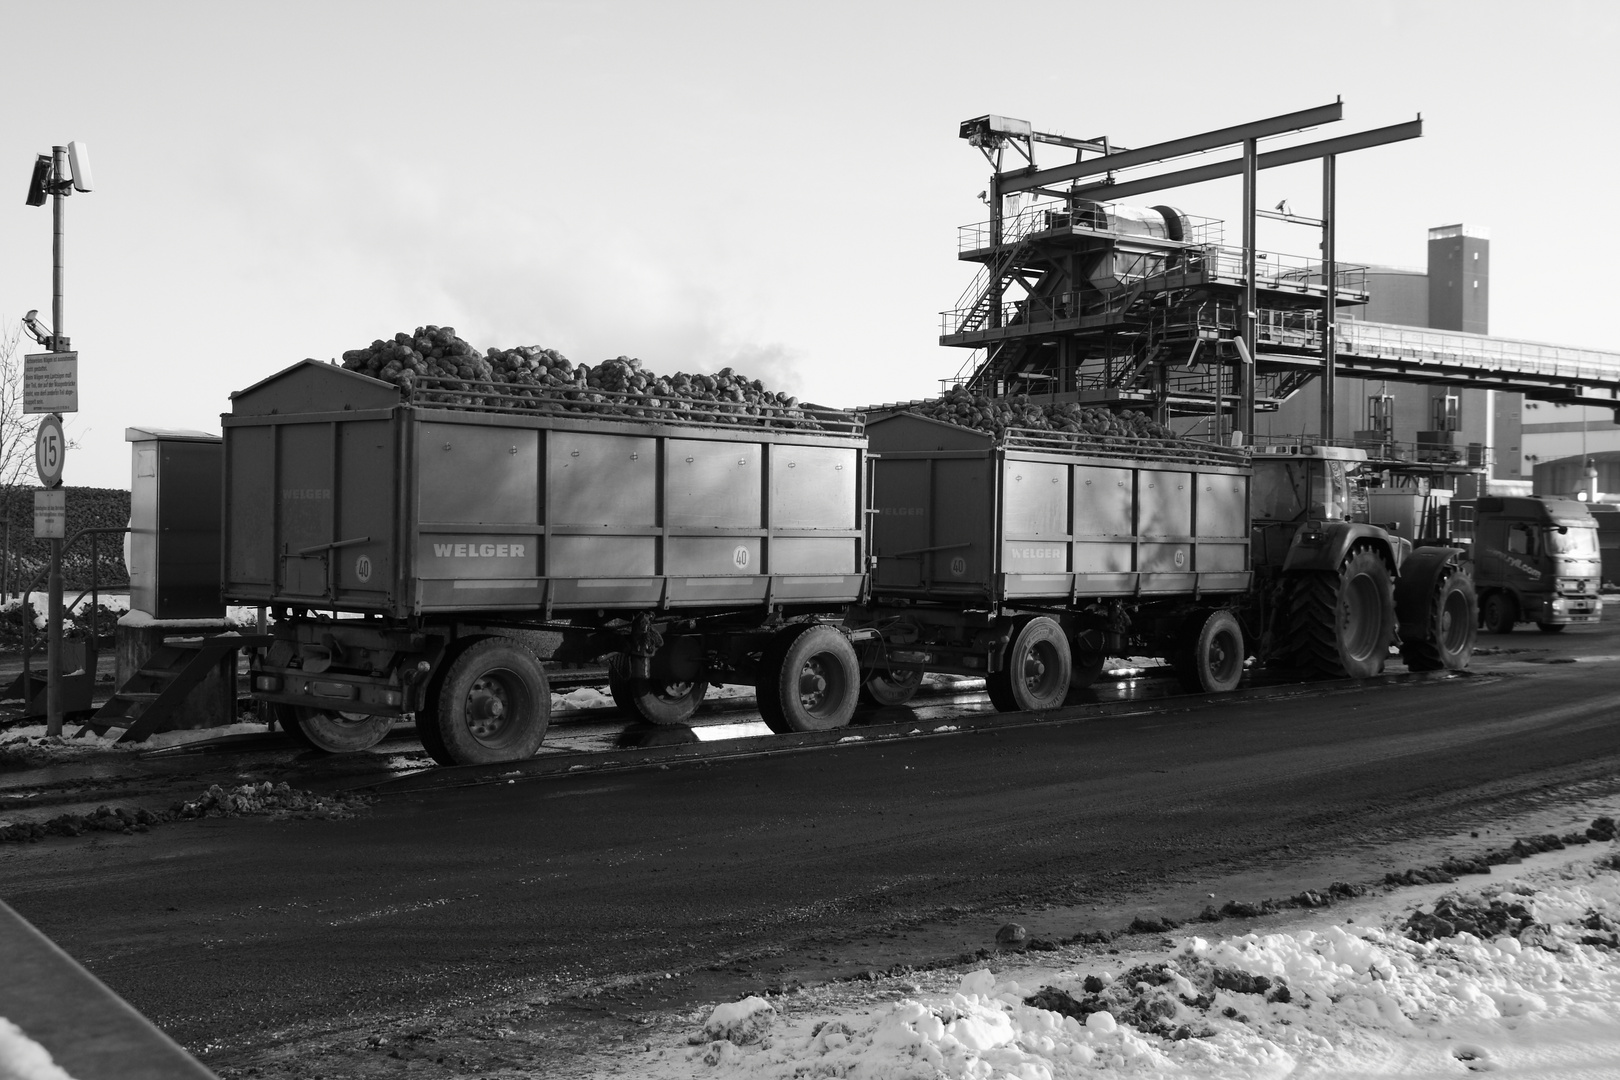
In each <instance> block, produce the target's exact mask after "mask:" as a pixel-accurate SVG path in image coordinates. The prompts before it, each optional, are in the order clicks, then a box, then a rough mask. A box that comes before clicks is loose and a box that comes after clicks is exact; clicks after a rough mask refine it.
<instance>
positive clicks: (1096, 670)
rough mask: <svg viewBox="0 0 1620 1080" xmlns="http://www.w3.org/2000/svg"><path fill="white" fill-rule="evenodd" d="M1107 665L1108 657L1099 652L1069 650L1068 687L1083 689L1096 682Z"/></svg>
mask: <svg viewBox="0 0 1620 1080" xmlns="http://www.w3.org/2000/svg"><path fill="white" fill-rule="evenodd" d="M1107 666H1108V657H1107V655H1106V654H1104V653H1100V652H1075V651H1074V650H1073V649H1072V648H1071V649H1070V650H1069V689H1070V690H1084V689H1085V688H1086V687H1088V686H1090V685H1091V684H1092V683H1094V682H1096V681H1097V680H1098V679H1099V678H1100V677H1101V676H1102V673H1103V668H1105V667H1107Z"/></svg>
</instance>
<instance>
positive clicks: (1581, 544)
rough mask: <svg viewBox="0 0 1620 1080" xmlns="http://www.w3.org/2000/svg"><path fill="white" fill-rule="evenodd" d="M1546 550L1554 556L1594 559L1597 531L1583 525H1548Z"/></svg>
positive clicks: (1596, 547)
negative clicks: (1579, 556) (1575, 556)
mask: <svg viewBox="0 0 1620 1080" xmlns="http://www.w3.org/2000/svg"><path fill="white" fill-rule="evenodd" d="M1546 536H1547V550H1548V551H1550V552H1551V553H1553V554H1554V555H1585V556H1588V557H1590V558H1596V557H1597V553H1598V542H1597V530H1596V529H1594V528H1591V527H1589V526H1585V525H1549V526H1548V527H1547V533H1546Z"/></svg>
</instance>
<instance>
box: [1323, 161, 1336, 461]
mask: <svg viewBox="0 0 1620 1080" xmlns="http://www.w3.org/2000/svg"><path fill="white" fill-rule="evenodd" d="M1337 161H1338V159H1337V158H1336V157H1335V156H1334V155H1332V154H1328V155H1326V156H1325V157H1323V158H1322V296H1323V310H1322V441H1323V442H1324V443H1327V444H1330V445H1331V444H1332V442H1333V439H1334V434H1333V422H1334V409H1335V408H1336V406H1337V402H1336V401H1335V400H1334V393H1335V381H1336V379H1337V378H1338V371H1337V370H1336V369H1337V367H1338V359H1339V334H1338V325H1339V311H1338V303H1339V288H1338V274H1339V265H1338V259H1337V254H1336V252H1335V250H1334V231H1335V225H1334V216H1335V214H1336V212H1337V207H1336V206H1335V202H1336V201H1337V199H1338V190H1337V185H1338V178H1337V176H1336V172H1337Z"/></svg>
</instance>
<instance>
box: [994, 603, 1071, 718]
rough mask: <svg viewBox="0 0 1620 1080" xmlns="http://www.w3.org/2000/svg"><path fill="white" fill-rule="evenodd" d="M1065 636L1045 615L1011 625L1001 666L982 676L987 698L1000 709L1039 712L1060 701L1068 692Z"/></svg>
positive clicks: (1068, 667)
mask: <svg viewBox="0 0 1620 1080" xmlns="http://www.w3.org/2000/svg"><path fill="white" fill-rule="evenodd" d="M1071 669H1072V661H1071V659H1070V656H1069V639H1068V638H1067V637H1065V636H1064V633H1063V628H1062V627H1061V626H1059V625H1058V624H1057V622H1056V621H1055V620H1053V619H1051V618H1048V617H1047V616H1045V615H1035V616H1028V617H1025V618H1023V619H1020V620H1019V621H1018V622H1017V623H1016V624H1015V626H1014V629H1013V636H1012V640H1011V641H1010V642H1008V643H1007V655H1006V660H1005V663H1003V664H1002V667H1001V670H1000V671H997V672H992V673H991V674H990V675H988V676H986V678H985V689H987V690H988V691H989V692H990V701H991V702H992V703H993V704H994V705H995V707H996V708H997V709H998V710H1000V711H1001V712H1042V711H1045V710H1047V709H1055V708H1057V707H1058V706H1060V705H1062V704H1063V699H1064V698H1065V697H1067V696H1068V693H1069V672H1070V670H1071Z"/></svg>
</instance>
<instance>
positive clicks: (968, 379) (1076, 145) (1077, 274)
mask: <svg viewBox="0 0 1620 1080" xmlns="http://www.w3.org/2000/svg"><path fill="white" fill-rule="evenodd" d="M1342 115H1343V103H1342V101H1334V102H1332V103H1330V104H1327V105H1321V106H1317V107H1315V108H1311V109H1304V110H1301V111H1298V112H1293V113H1287V114H1284V115H1281V116H1274V117H1270V118H1268V119H1264V120H1257V121H1254V122H1251V123H1247V124H1239V125H1236V126H1233V127H1228V128H1222V129H1220V130H1217V131H1210V132H1205V133H1203V134H1200V135H1193V136H1188V137H1186V138H1180V139H1172V140H1170V141H1168V142H1163V143H1157V144H1154V145H1150V146H1143V147H1138V148H1135V149H1127V148H1124V147H1121V146H1117V145H1114V144H1113V143H1112V142H1111V141H1110V140H1109V139H1106V138H1098V139H1072V138H1068V137H1066V136H1062V135H1054V134H1050V133H1046V132H1041V131H1037V130H1035V129H1034V128H1033V126H1032V125H1030V124H1029V123H1028V122H1026V121H1022V120H1016V119H1012V118H1009V117H1002V116H994V115H987V116H980V117H975V118H974V119H971V120H967V121H964V122H963V123H962V125H961V127H960V132H959V134H960V135H961V137H962V138H963V139H966V140H967V141H968V142H969V143H970V144H972V145H973V146H975V147H977V148H978V149H979V150H981V151H982V152H983V154H984V155H985V158H986V159H987V160H988V161H989V163H990V164H991V166H992V169H993V172H992V175H991V178H990V184H989V187H988V189H987V191H986V201H987V202H988V204H989V210H990V214H989V220H988V221H985V222H980V223H976V224H973V225H968V226H964V227H963V228H962V229H961V230H960V231H959V241H958V256H959V258H961V259H963V260H964V261H970V262H976V263H979V264H981V269H980V271H979V273H978V275H977V277H976V278H975V279H974V281H973V282H972V283H970V285H969V286H968V288H967V290H966V291H964V293H963V294H962V297H961V298H960V300H959V301H958V303H957V304H956V306H955V307H954V308H953V309H952V310H949V311H946V312H944V313H943V314H942V321H941V326H940V344H942V345H949V346H955V347H961V348H969V349H972V350H974V351H973V353H972V354H971V356H970V358H969V360H968V362H967V363H965V364H964V365H963V367H962V369H961V370H960V371H959V372H958V373H957V376H956V377H955V378H954V379H953V380H947V381H950V382H955V383H957V384H966V385H967V386H969V387H970V388H973V389H976V390H980V391H982V392H984V393H986V394H990V395H1001V394H1008V393H1019V392H1022V393H1028V394H1032V395H1038V396H1039V397H1040V398H1042V399H1047V398H1050V399H1054V400H1070V401H1074V400H1080V401H1097V402H1113V403H1127V402H1128V403H1134V404H1137V405H1139V406H1151V407H1152V408H1153V409H1154V410H1155V411H1156V412H1157V413H1158V414H1159V415H1160V416H1161V418H1164V419H1168V418H1170V417H1172V416H1177V415H1182V416H1185V415H1191V414H1202V415H1206V416H1209V417H1211V418H1212V420H1213V425H1212V426H1213V428H1214V434H1215V435H1216V436H1217V437H1218V438H1220V439H1221V440H1222V441H1227V440H1231V441H1235V442H1236V441H1248V440H1249V439H1250V438H1252V432H1253V429H1254V414H1255V412H1256V410H1272V409H1275V408H1276V407H1277V405H1278V404H1279V403H1280V402H1281V401H1283V400H1284V399H1286V398H1288V397H1289V396H1291V395H1292V394H1293V393H1295V392H1296V391H1298V390H1299V389H1300V388H1301V387H1303V386H1304V385H1306V384H1307V383H1309V382H1310V381H1312V380H1313V379H1318V378H1320V379H1322V383H1323V394H1322V418H1321V424H1322V427H1321V434H1322V436H1323V437H1324V438H1326V439H1327V440H1332V438H1333V436H1334V432H1333V404H1334V403H1333V393H1332V389H1333V383H1334V380H1335V377H1336V376H1338V375H1358V376H1372V377H1376V378H1382V379H1390V380H1405V381H1412V382H1423V383H1431V384H1435V383H1438V384H1447V385H1466V386H1473V387H1480V388H1485V389H1500V390H1511V391H1516V392H1519V393H1523V394H1525V395H1527V396H1529V397H1532V398H1540V399H1543V400H1551V401H1562V402H1569V403H1574V404H1587V405H1605V406H1608V407H1611V408H1617V409H1620V354H1615V353H1607V352H1599V351H1596V350H1580V349H1564V348H1560V347H1557V346H1550V345H1541V344H1537V343H1533V342H1522V341H1510V340H1506V339H1501V338H1492V337H1486V336H1484V335H1477V334H1462V333H1455V332H1449V331H1437V330H1422V329H1415V328H1409V327H1397V326H1386V325H1382V324H1377V323H1369V322H1365V321H1361V320H1348V319H1347V320H1344V321H1342V322H1341V320H1340V318H1339V312H1340V311H1341V309H1343V308H1346V307H1350V306H1355V305H1361V304H1365V303H1366V302H1367V299H1368V296H1367V287H1366V268H1365V267H1360V266H1346V265H1342V264H1340V263H1339V262H1338V261H1337V253H1336V247H1337V244H1336V225H1335V217H1336V201H1337V191H1336V186H1337V185H1336V180H1337V176H1336V170H1337V158H1338V156H1339V155H1341V154H1345V153H1351V152H1354V151H1357V150H1364V149H1369V148H1372V147H1376V146H1384V145H1387V144H1390V143H1395V142H1400V141H1403V140H1407V139H1413V138H1417V137H1419V136H1420V135H1422V133H1423V121H1422V118H1421V117H1418V118H1416V119H1414V120H1410V121H1406V122H1404V123H1400V124H1394V125H1390V126H1388V127H1382V128H1375V129H1372V130H1369V131H1362V132H1357V133H1354V134H1350V135H1344V136H1339V137H1335V138H1330V139H1323V140H1319V141H1315V142H1307V143H1303V144H1299V145H1295V146H1287V147H1283V148H1280V149H1275V150H1268V151H1266V152H1264V153H1262V152H1261V151H1260V149H1259V144H1260V141H1261V140H1262V139H1269V138H1274V137H1281V136H1287V135H1292V134H1296V133H1299V132H1302V131H1304V130H1306V129H1307V128H1312V127H1317V126H1320V125H1323V124H1328V123H1332V122H1335V121H1337V120H1339V119H1341V118H1342ZM1038 146H1055V147H1060V148H1063V149H1065V150H1070V151H1073V152H1074V156H1075V160H1074V161H1072V162H1069V163H1066V164H1061V165H1056V166H1052V167H1047V168H1042V167H1040V166H1039V165H1038V164H1037V162H1036V151H1037V147H1038ZM1232 148H1237V150H1238V151H1239V153H1238V155H1237V156H1236V157H1233V158H1229V159H1226V160H1219V161H1213V162H1204V163H1200V164H1195V165H1191V166H1188V167H1183V168H1178V169H1173V170H1170V171H1161V172H1157V173H1154V174H1152V175H1145V176H1137V175H1132V176H1129V177H1121V176H1120V175H1119V174H1121V173H1126V172H1132V171H1133V170H1137V169H1141V168H1144V167H1147V166H1152V165H1160V164H1162V163H1165V162H1169V161H1173V160H1175V159H1179V158H1184V157H1189V156H1193V155H1202V154H1206V153H1209V152H1211V151H1217V150H1230V149H1232ZM1009 151H1011V152H1012V154H1013V155H1016V156H1015V157H1013V158H1012V159H1011V162H1010V163H1009V161H1008V156H1009V155H1008V152H1009ZM1087 155H1091V156H1090V157H1088V156H1087ZM1312 160H1318V161H1320V162H1321V163H1322V216H1321V217H1320V218H1307V217H1304V216H1301V215H1297V214H1293V213H1292V212H1290V211H1288V209H1287V206H1286V204H1279V206H1278V209H1277V210H1276V211H1267V210H1262V209H1260V208H1259V206H1258V199H1257V195H1256V188H1257V182H1258V174H1259V173H1260V172H1262V171H1263V170H1266V169H1272V168H1277V167H1280V166H1283V165H1291V164H1296V163H1299V162H1305V161H1312ZM1231 176H1238V177H1241V179H1242V185H1243V210H1242V222H1241V226H1242V235H1241V238H1240V242H1239V243H1238V244H1237V245H1236V246H1228V245H1227V244H1226V243H1225V242H1224V237H1223V235H1222V224H1221V223H1220V222H1218V221H1213V220H1209V219H1202V218H1195V217H1192V216H1190V215H1188V214H1185V213H1183V212H1182V211H1181V210H1179V209H1177V208H1175V207H1171V206H1165V205H1155V206H1149V207H1133V206H1128V205H1125V204H1123V203H1121V202H1120V201H1119V200H1123V199H1128V198H1132V197H1135V196H1138V195H1144V194H1147V193H1150V192H1156V191H1162V190H1166V189H1169V188H1177V187H1184V186H1186V185H1189V184H1196V183H1202V182H1205V181H1208V180H1216V179H1221V178H1225V177H1231ZM1064 185H1066V186H1064ZM1026 200H1028V201H1027V202H1026ZM1261 217H1270V218H1278V219H1281V220H1286V221H1290V222H1294V223H1303V224H1307V225H1311V226H1313V227H1315V228H1317V229H1319V230H1320V232H1321V254H1320V257H1319V258H1314V259H1304V258H1297V257H1292V256H1289V255H1285V254H1282V253H1277V252H1265V251H1260V250H1258V249H1257V245H1256V240H1255V234H1256V223H1257V219H1258V218H1261ZM1324 376H1325V377H1324Z"/></svg>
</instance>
